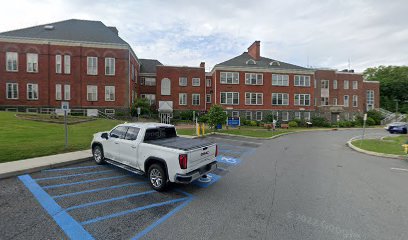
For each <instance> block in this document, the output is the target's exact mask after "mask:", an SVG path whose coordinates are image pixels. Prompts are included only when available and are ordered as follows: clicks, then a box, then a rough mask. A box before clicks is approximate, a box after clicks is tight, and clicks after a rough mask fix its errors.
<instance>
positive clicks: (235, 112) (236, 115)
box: [231, 111, 239, 117]
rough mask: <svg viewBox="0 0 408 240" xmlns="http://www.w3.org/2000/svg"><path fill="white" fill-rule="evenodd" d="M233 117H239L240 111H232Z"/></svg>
mask: <svg viewBox="0 0 408 240" xmlns="http://www.w3.org/2000/svg"><path fill="white" fill-rule="evenodd" d="M234 115H235V116H234ZM231 117H239V111H232V112H231Z"/></svg>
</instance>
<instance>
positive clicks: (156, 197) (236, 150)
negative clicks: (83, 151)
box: [0, 136, 262, 239]
mask: <svg viewBox="0 0 408 240" xmlns="http://www.w3.org/2000/svg"><path fill="white" fill-rule="evenodd" d="M208 139H209V140H211V141H214V142H217V144H218V145H219V156H218V157H217V160H218V169H217V170H216V171H215V172H213V173H211V174H210V175H209V178H208V179H207V180H205V181H204V180H197V181H195V182H193V184H191V185H178V184H172V185H171V186H170V189H169V191H166V192H162V193H159V192H156V191H154V190H152V189H151V188H150V186H149V184H148V182H147V179H146V178H144V177H143V176H138V175H135V174H132V173H129V172H126V171H124V170H122V169H119V168H116V167H114V166H111V165H96V164H94V163H93V161H86V162H83V163H79V164H74V165H70V166H67V167H63V168H56V169H47V170H43V171H41V172H37V173H33V174H26V175H22V176H19V177H17V178H10V179H6V180H2V184H1V188H0V194H1V195H0V196H1V198H0V214H1V216H2V219H3V220H6V221H4V222H3V223H2V224H1V225H0V232H1V237H0V238H1V239H45V238H47V239H68V238H71V239H139V238H142V237H144V236H145V235H146V234H147V233H149V232H150V231H152V230H154V229H155V228H156V227H157V226H158V225H160V224H161V223H163V222H164V221H166V220H168V219H169V218H170V217H171V216H172V215H174V214H177V212H179V211H180V210H182V209H183V208H184V207H185V206H187V205H188V204H189V203H190V202H191V201H194V198H195V197H196V194H197V193H200V192H201V193H203V192H205V191H208V190H207V189H208V188H210V187H212V186H213V185H215V184H217V182H218V181H220V180H222V178H223V177H224V176H226V175H227V174H229V173H230V172H231V171H234V167H236V166H238V165H239V164H240V163H241V162H242V161H245V159H246V158H248V157H250V156H251V155H252V154H254V152H255V151H256V148H257V147H258V146H260V145H261V144H262V141H261V140H253V141H247V140H243V139H240V138H235V137H225V136H217V137H208Z"/></svg>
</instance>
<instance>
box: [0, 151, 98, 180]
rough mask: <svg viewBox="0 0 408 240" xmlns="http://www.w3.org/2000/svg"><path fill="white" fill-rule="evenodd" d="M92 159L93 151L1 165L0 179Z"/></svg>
mask: <svg viewBox="0 0 408 240" xmlns="http://www.w3.org/2000/svg"><path fill="white" fill-rule="evenodd" d="M90 157H92V154H91V150H90V149H88V150H84V151H78V152H70V153H63V154H57V155H51V156H44V157H37V158H30V159H25V160H19V161H13V162H6V163H1V164H0V179H3V178H8V177H13V176H18V175H21V174H26V173H32V172H37V171H40V170H43V169H47V168H55V167H61V166H65V165H69V164H73V163H77V162H82V161H84V160H87V159H89V158H90Z"/></svg>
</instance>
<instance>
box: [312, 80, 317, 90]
mask: <svg viewBox="0 0 408 240" xmlns="http://www.w3.org/2000/svg"><path fill="white" fill-rule="evenodd" d="M313 86H314V88H316V87H317V81H316V79H315V80H313Z"/></svg>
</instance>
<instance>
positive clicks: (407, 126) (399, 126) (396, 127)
mask: <svg viewBox="0 0 408 240" xmlns="http://www.w3.org/2000/svg"><path fill="white" fill-rule="evenodd" d="M385 130H387V131H388V132H390V133H402V134H407V132H408V123H406V122H393V123H390V124H387V126H385Z"/></svg>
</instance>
